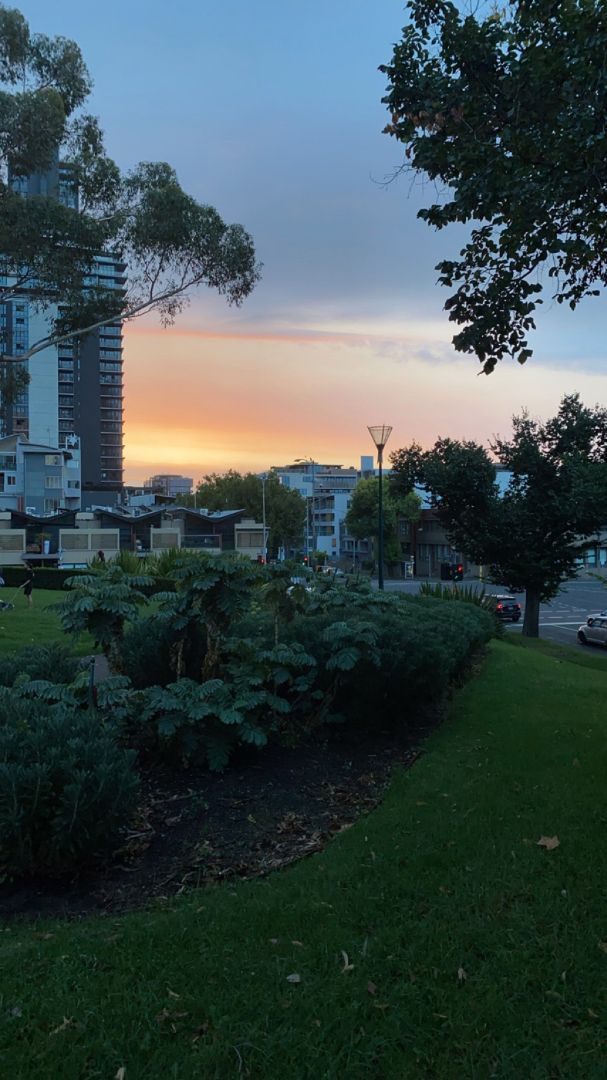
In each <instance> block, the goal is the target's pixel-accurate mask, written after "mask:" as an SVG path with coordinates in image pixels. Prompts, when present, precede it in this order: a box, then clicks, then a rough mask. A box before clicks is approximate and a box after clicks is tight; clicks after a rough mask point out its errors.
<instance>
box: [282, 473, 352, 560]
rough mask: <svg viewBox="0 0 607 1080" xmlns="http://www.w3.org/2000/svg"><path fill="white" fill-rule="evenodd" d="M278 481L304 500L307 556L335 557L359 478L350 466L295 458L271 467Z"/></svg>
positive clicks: (339, 553) (340, 548) (342, 546)
mask: <svg viewBox="0 0 607 1080" xmlns="http://www.w3.org/2000/svg"><path fill="white" fill-rule="evenodd" d="M272 472H274V473H276V475H277V476H278V478H279V480H280V482H281V484H283V485H284V486H285V487H287V488H290V489H291V490H292V491H297V492H299V494H300V495H302V496H303V498H304V499H306V502H307V507H308V512H307V519H306V528H305V531H304V536H303V537H302V546H303V550H304V552H305V553H306V554H307V555H310V554H311V552H313V551H322V552H323V553H324V554H325V555H326V556H327V557H328V558H330V559H338V558H340V556H342V555H343V554H344V552H345V550H346V548H347V544H346V530H345V528H344V518H345V516H346V513H347V511H348V506H349V505H350V498H351V496H352V492H353V490H354V488H355V487H356V484H357V483H358V480H359V479H360V473H359V471H358V470H357V469H355V468H354V467H353V466H349V467H346V466H343V465H323V464H321V463H320V462H317V461H311V460H309V461H308V460H306V461H296V462H294V463H293V465H282V466H276V467H273V468H272Z"/></svg>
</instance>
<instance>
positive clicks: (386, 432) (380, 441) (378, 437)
mask: <svg viewBox="0 0 607 1080" xmlns="http://www.w3.org/2000/svg"><path fill="white" fill-rule="evenodd" d="M367 431H368V432H369V435H370V436H371V438H372V439H373V442H374V443H375V445H376V447H377V464H378V465H379V508H378V522H377V527H378V538H377V539H378V544H377V555H378V560H379V566H378V568H377V587H378V589H383V587H384V492H383V484H382V464H383V460H384V446H385V445H386V443H387V441H388V439H389V438H390V432H391V431H392V428H391V427H389V426H388V424H378V425H376V426H375V427H368V428H367Z"/></svg>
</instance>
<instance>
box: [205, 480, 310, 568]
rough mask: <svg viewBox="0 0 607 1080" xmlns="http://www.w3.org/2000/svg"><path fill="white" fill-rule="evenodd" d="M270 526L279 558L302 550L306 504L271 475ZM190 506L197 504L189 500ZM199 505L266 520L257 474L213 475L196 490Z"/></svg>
mask: <svg viewBox="0 0 607 1080" xmlns="http://www.w3.org/2000/svg"><path fill="white" fill-rule="evenodd" d="M265 487H266V522H267V526H268V529H269V537H268V549H269V551H270V553H272V554H276V552H277V551H278V549H279V548H280V547H284V548H288V547H291V546H297V547H299V546H300V544H301V542H302V536H303V529H304V522H305V517H306V501H305V499H303V498H302V497H301V495H300V494H299V492H297V491H292V490H290V489H289V488H286V487H284V486H283V484H281V482H280V480H279V479H278V476H277V475H276V473H274V472H269V473H268V474H267V479H266V482H265ZM188 502H193V496H189V498H188ZM196 505H197V506H199V507H205V508H206V509H207V510H246V512H247V514H248V515H249V516H250V517H252V518H254V519H255V521H261V520H262V513H263V485H262V482H261V479H260V478H259V476H256V474H255V473H245V474H242V473H239V472H235V471H234V470H232V469H230V470H229V471H228V472H226V473H223V474H222V475H221V474H219V473H211V474H209V475H208V476H205V477H204V479H203V480H202V481H201V483H200V484H199V485H198V488H197V489H196Z"/></svg>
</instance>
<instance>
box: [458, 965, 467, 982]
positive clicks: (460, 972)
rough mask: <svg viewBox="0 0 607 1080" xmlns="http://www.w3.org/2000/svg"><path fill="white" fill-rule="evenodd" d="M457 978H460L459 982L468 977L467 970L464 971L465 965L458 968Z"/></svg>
mask: <svg viewBox="0 0 607 1080" xmlns="http://www.w3.org/2000/svg"><path fill="white" fill-rule="evenodd" d="M457 978H458V982H464V981H465V980H466V979H467V978H468V976H467V974H466V972H465V971H464V969H463V967H460V968H458V969H457Z"/></svg>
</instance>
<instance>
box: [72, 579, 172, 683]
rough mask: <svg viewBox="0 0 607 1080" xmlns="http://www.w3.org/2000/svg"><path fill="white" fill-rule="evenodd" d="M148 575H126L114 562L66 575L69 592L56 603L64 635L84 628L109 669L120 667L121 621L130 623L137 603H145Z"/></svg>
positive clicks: (136, 608)
mask: <svg viewBox="0 0 607 1080" xmlns="http://www.w3.org/2000/svg"><path fill="white" fill-rule="evenodd" d="M151 583H152V582H151V578H148V577H146V576H145V575H141V576H140V577H133V576H132V575H129V574H126V573H125V572H124V570H122V569H121V567H120V566H118V565H116V564H115V563H108V564H104V566H103V568H102V569H100V570H98V571H97V572H95V573H92V574H82V575H80V576H79V577H77V578H70V579H69V581H68V584H69V585H70V586H72V591H71V592H70V593H68V594H67V596H66V598H65V600H64V601H63V602H62V603H60V604H57V605H56V608H57V610H58V612H59V618H60V619H61V624H62V626H63V629H64V630H65V632H66V633H68V634H78V633H80V631H81V630H88V632H89V633H90V634H91V635H92V637H93V639H94V641H95V644H96V645H100V646H101V648H102V649H103V652H104V654H105V656H106V657H107V659H108V661H109V664H110V667H111V668H112V670H114V671H117V672H119V671H120V670H121V667H122V655H121V644H122V638H123V635H124V627H125V623H127V622H133V621H134V620H135V619H136V618H137V616H138V614H139V606H140V605H141V604H145V603H147V599H146V597H145V595H144V593H143V592H142V591H141V590H142V588H144V587H146V586H149V585H150V584H151Z"/></svg>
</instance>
